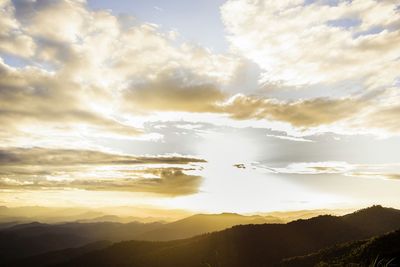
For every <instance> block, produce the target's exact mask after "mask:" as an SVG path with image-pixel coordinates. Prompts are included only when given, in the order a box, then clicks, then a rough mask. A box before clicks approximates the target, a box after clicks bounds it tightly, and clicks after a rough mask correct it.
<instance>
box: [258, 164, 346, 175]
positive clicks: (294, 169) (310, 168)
mask: <svg viewBox="0 0 400 267" xmlns="http://www.w3.org/2000/svg"><path fill="white" fill-rule="evenodd" d="M262 168H266V169H267V170H269V171H271V172H274V173H281V174H282V173H283V174H337V173H341V174H343V173H346V172H348V171H350V170H352V169H353V168H354V167H353V166H352V165H351V164H348V163H346V162H336V161H327V162H298V163H291V164H289V165H287V166H286V167H283V168H279V167H278V168H275V167H262Z"/></svg>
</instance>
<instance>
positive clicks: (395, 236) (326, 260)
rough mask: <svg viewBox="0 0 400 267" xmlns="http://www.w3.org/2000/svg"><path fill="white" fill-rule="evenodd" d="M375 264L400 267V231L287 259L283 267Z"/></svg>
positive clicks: (283, 262)
mask: <svg viewBox="0 0 400 267" xmlns="http://www.w3.org/2000/svg"><path fill="white" fill-rule="evenodd" d="M373 262H380V263H382V264H386V263H388V262H390V263H391V265H390V266H400V230H398V231H394V232H390V233H388V234H384V235H381V236H378V237H373V238H370V239H367V240H360V241H354V242H348V243H345V244H340V245H336V246H333V247H330V248H327V249H323V250H320V251H318V252H316V253H312V254H309V255H306V256H301V257H294V258H290V259H285V260H283V261H282V262H281V264H280V266H281V267H310V266H333V265H334V266H338V267H340V266H354V267H358V266H360V267H361V266H368V265H370V264H371V263H373Z"/></svg>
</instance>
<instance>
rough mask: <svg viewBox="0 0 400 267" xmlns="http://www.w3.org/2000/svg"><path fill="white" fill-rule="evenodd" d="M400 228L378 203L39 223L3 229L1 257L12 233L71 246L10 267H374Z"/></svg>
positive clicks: (395, 244) (19, 259)
mask: <svg viewBox="0 0 400 267" xmlns="http://www.w3.org/2000/svg"><path fill="white" fill-rule="evenodd" d="M268 219H269V221H268ZM266 222H269V223H266ZM233 225H234V226H233ZM232 226H233V227H232ZM225 228H227V229H225ZM49 229H51V231H50V230H49ZM71 229H73V230H71ZM222 229H224V230H222ZM398 229H400V211H399V210H396V209H391V208H383V207H381V206H373V207H370V208H367V209H363V210H360V211H357V212H354V213H351V214H348V215H344V216H331V215H323V216H317V217H314V218H311V219H307V220H304V219H302V220H297V221H293V222H289V223H279V222H273V218H264V217H262V216H242V215H238V214H231V213H224V214H219V215H194V216H191V217H188V218H186V219H183V220H179V221H177V222H173V223H153V224H138V223H136V224H132V225H131V224H118V223H117V224H116V223H106V224H105V223H86V224H82V223H75V224H72V225H70V224H61V225H42V224H37V223H36V224H30V225H17V226H13V227H10V228H6V229H3V230H2V231H0V240H2V242H1V243H2V244H1V252H2V258H4V257H5V255H6V253H5V250H4V248H6V247H7V241H10V240H11V239H10V236H11V237H13V238H14V241H15V240H19V241H21V240H24V238H28V237H32V238H33V237H35V236H36V237H37V236H39V237H40V239H41V240H42V241H43V240H46V243H48V240H47V239H46V238H49V237H52V238H54V240H57V237H59V236H61V237H62V238H61V240H64V243H63V246H64V248H59V247H57V246H55V245H53V247H52V248H47V249H46V250H45V251H42V252H40V251H38V250H35V251H33V252H32V251H30V255H29V253H25V254H24V255H23V256H19V255H18V256H14V257H8V258H7V260H8V262H7V263H8V265H7V266H38V267H45V266H46V267H48V266H59V267H67V266H68V267H69V266H74V267H78V266H96V267H97V266H98V267H102V266H115V267H119V266H121V267H122V266H133V267H170V266H171V267H172V266H174V267H175V266H185V267H261V266H285V267H286V266H293V267H294V266H300V267H301V266H333V265H334V264H339V263H340V264H342V265H337V266H348V265H346V264H353V265H352V266H369V264H370V263H371V262H373V261H374V260H376V261H389V260H391V259H392V258H393V259H394V258H396V257H397V256H398V255H399V252H400V246H399V242H400V241H399V240H400V239H399V237H400V233H399V231H397V232H396V230H398ZM33 233H35V234H33ZM198 233H203V234H200V235H197V234H198ZM5 234H9V235H10V236H9V237H8V238H7V237H6V236H4V235H5ZM64 235H66V236H69V237H70V239H67V238H66V237H65V236H64ZM193 235H196V236H194V237H190V238H186V237H188V236H193ZM71 236H73V237H74V238H76V240H77V241H76V240H75V241H76V242H75V244H73V243H74V242H71V239H73V238H72V237H71ZM82 237H83V239H82ZM21 238H22V239H21ZM63 238H64V239H63ZM85 238H86V239H85ZM96 238H97V240H94V239H96ZM178 238H179V239H178ZM173 239H175V240H173ZM32 240H37V239H35V238H33V239H29V238H28V239H25V240H24V242H23V243H18V242H15V243H14V247H13V249H15V250H16V251H20V252H21V251H29V249H26V250H23V249H21V247H18V245H19V246H22V247H28V248H29V246H32V245H33V246H37V245H38V244H40V243H43V242H38V243H35V242H33V241H32ZM50 240H52V239H51V238H50ZM121 240H125V241H121ZM149 240H151V241H149ZM165 240H169V241H165ZM68 242H71V244H72V245H71V244H68ZM58 244H60V243H58ZM80 244H81V245H80ZM58 246H60V245H58ZM8 249H10V247H8ZM9 251H10V250H9ZM321 264H322V265H321ZM323 264H325V265H323ZM354 264H359V265H354ZM391 264H392V266H398V265H393V264H397V263H396V260H395V259H394V260H393V261H392V263H391ZM334 266H336V265H334ZM388 266H389V265H388Z"/></svg>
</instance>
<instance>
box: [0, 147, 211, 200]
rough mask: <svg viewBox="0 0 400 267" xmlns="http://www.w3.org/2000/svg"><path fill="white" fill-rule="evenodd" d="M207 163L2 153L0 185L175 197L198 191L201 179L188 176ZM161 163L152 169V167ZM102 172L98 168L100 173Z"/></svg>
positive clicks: (79, 153) (61, 152)
mask: <svg viewBox="0 0 400 267" xmlns="http://www.w3.org/2000/svg"><path fill="white" fill-rule="evenodd" d="M202 162H205V161H204V160H202V159H197V158H189V157H180V156H169V157H168V156H158V157H156V156H154V157H141V156H139V157H135V156H129V155H118V154H110V153H103V152H99V151H88V150H68V149H45V148H30V149H27V148H13V149H10V148H8V149H3V150H0V187H1V188H3V189H5V188H12V189H19V190H25V189H26V190H39V189H71V188H75V189H84V190H98V191H129V192H145V193H156V194H162V195H169V196H176V195H187V194H192V193H195V192H197V190H198V187H199V185H200V183H201V180H202V178H201V177H200V176H196V175H190V174H186V173H185V172H187V171H193V170H194V169H193V168H194V167H193V166H191V167H190V168H185V167H168V165H169V166H171V165H187V164H194V163H202ZM155 164H156V165H165V166H164V167H154V165H155ZM99 168H100V169H99Z"/></svg>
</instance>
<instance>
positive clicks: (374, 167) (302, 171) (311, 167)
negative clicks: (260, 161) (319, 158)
mask: <svg viewBox="0 0 400 267" xmlns="http://www.w3.org/2000/svg"><path fill="white" fill-rule="evenodd" d="M254 166H255V167H256V168H258V169H259V170H266V171H267V172H272V173H277V174H297V175H321V174H340V175H344V176H351V177H360V178H373V179H388V180H392V179H393V180H398V179H400V172H399V164H396V163H392V164H350V163H347V162H344V161H324V162H296V163H290V164H288V165H287V166H285V167H269V166H265V165H254Z"/></svg>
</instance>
